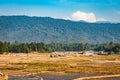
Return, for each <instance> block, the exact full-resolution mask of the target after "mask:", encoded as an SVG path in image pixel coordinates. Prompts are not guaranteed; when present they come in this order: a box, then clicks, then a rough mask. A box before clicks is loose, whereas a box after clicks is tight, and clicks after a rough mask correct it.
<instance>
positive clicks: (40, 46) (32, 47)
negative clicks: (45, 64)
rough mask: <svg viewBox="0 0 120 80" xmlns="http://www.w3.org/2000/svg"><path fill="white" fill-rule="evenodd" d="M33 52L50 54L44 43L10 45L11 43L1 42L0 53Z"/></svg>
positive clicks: (16, 43)
mask: <svg viewBox="0 0 120 80" xmlns="http://www.w3.org/2000/svg"><path fill="white" fill-rule="evenodd" d="M31 51H37V52H50V50H49V49H48V48H47V47H46V45H45V44H44V43H42V42H41V43H35V42H32V43H18V42H15V43H10V42H0V53H4V52H10V53H29V52H31Z"/></svg>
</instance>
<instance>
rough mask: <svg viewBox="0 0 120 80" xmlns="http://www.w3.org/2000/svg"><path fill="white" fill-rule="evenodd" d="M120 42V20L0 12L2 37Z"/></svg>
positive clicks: (67, 41)
mask: <svg viewBox="0 0 120 80" xmlns="http://www.w3.org/2000/svg"><path fill="white" fill-rule="evenodd" d="M15 40H16V41H19V42H44V43H52V42H53V43H74V42H76V43H92V44H93V43H94V44H101V43H109V42H110V41H113V42H115V43H120V23H86V22H73V21H69V20H62V19H53V18H49V17H28V16H0V41H9V42H14V41H15Z"/></svg>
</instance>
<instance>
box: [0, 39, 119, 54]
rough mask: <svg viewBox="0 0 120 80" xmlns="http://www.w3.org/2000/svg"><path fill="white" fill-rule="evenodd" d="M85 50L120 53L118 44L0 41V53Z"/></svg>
mask: <svg viewBox="0 0 120 80" xmlns="http://www.w3.org/2000/svg"><path fill="white" fill-rule="evenodd" d="M85 50H94V51H105V52H109V53H112V52H114V53H120V44H117V43H113V42H110V43H108V44H88V43H86V44H83V43H69V44H65V43H50V44H44V43H42V42H40V43H35V42H31V43H19V42H17V41H15V42H14V43H10V42H1V41H0V53H4V52H9V53H29V52H32V51H36V52H54V51H85Z"/></svg>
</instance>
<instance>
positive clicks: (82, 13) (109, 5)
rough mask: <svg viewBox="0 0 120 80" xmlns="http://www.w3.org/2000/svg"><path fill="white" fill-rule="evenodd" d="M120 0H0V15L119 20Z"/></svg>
mask: <svg viewBox="0 0 120 80" xmlns="http://www.w3.org/2000/svg"><path fill="white" fill-rule="evenodd" d="M119 4H120V0H0V15H29V16H43V17H44V16H49V17H54V18H63V19H70V20H86V21H88V22H89V21H93V22H95V21H102V20H103V21H106V20H107V21H111V22H120V5H119Z"/></svg>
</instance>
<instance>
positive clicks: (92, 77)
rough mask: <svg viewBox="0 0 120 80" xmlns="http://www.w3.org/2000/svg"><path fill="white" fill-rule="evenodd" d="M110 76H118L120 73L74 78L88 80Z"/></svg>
mask: <svg viewBox="0 0 120 80" xmlns="http://www.w3.org/2000/svg"><path fill="white" fill-rule="evenodd" d="M112 77H120V74H116V75H104V76H91V77H81V78H77V79H74V80H87V79H88V80H89V79H101V78H112Z"/></svg>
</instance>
